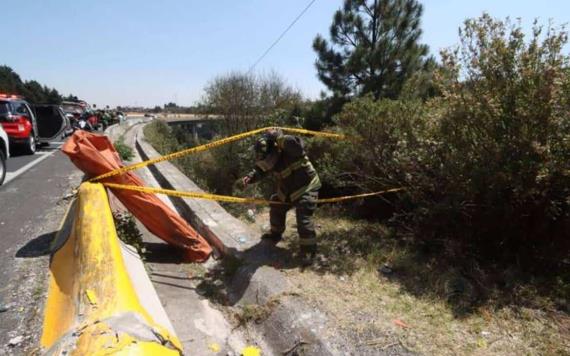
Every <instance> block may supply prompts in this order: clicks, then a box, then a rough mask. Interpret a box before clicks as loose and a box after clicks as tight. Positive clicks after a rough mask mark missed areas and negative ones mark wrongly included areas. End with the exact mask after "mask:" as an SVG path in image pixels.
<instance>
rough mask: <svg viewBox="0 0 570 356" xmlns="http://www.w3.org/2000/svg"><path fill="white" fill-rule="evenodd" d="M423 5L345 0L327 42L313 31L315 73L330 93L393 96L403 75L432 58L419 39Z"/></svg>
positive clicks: (409, 1) (412, 0) (420, 68)
mask: <svg viewBox="0 0 570 356" xmlns="http://www.w3.org/2000/svg"><path fill="white" fill-rule="evenodd" d="M422 12H423V7H422V5H421V4H420V3H418V1H416V0H345V1H344V6H343V7H342V8H341V9H339V10H338V11H337V12H336V13H335V14H334V17H333V22H332V25H331V27H330V43H329V41H327V40H326V39H324V38H323V37H322V36H321V35H317V37H316V38H315V40H314V42H313V48H314V50H315V52H316V53H317V56H318V58H317V61H316V68H317V71H318V76H319V79H320V80H321V81H322V82H323V83H324V84H325V85H326V86H327V87H328V88H329V89H330V90H331V91H332V92H333V95H334V96H341V97H346V96H359V95H363V94H367V93H371V94H373V95H374V97H375V98H376V99H378V98H397V97H398V96H399V94H400V92H401V91H402V88H403V87H404V84H405V83H406V81H407V80H408V79H410V78H411V77H412V76H413V75H415V74H416V73H418V72H421V71H424V70H427V69H429V68H430V67H431V66H432V65H433V64H434V60H433V58H431V57H428V46H427V45H424V44H421V43H419V39H420V36H421V34H422V31H421V28H420V19H421V15H422Z"/></svg>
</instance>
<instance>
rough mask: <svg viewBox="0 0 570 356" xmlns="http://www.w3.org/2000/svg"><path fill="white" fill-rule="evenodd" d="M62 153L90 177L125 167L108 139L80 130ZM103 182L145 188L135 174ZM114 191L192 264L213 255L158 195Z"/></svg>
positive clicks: (195, 233) (149, 227)
mask: <svg viewBox="0 0 570 356" xmlns="http://www.w3.org/2000/svg"><path fill="white" fill-rule="evenodd" d="M61 150H62V151H63V152H64V153H65V154H66V155H68V156H69V158H70V159H71V161H72V162H73V164H75V166H76V167H77V168H79V169H81V170H82V171H83V172H84V173H85V174H87V176H88V177H89V178H92V177H96V176H99V175H101V174H103V173H107V172H110V171H112V170H115V169H117V168H120V167H122V166H123V164H122V162H121V159H120V158H119V154H118V153H117V151H116V150H115V148H114V147H113V144H112V143H111V141H109V139H108V138H107V137H106V136H102V135H96V134H92V133H89V132H86V131H81V130H78V131H76V132H75V133H74V134H73V136H71V137H70V138H69V140H67V142H66V143H65V144H64V145H63V147H62V148H61ZM102 182H112V183H118V184H128V185H138V186H144V184H143V182H142V180H141V179H140V178H139V177H137V176H136V175H135V174H134V173H133V172H127V173H124V174H121V175H118V176H114V177H109V178H105V179H102ZM111 191H112V192H113V194H114V195H115V196H116V197H117V198H118V199H119V200H120V201H121V202H122V203H123V205H125V207H126V208H127V209H128V210H129V211H130V212H131V213H132V214H133V215H134V216H135V217H136V218H137V219H139V220H140V222H142V223H143V224H144V226H146V228H147V229H148V230H149V231H150V232H152V233H153V234H154V235H156V236H158V237H159V238H161V239H163V240H164V241H166V242H168V243H169V244H172V245H174V246H177V247H180V248H182V249H183V250H184V252H185V256H186V257H187V258H188V259H189V260H190V261H195V262H203V261H205V260H207V259H208V256H210V254H211V253H212V248H211V247H210V245H209V244H208V242H206V240H204V238H203V237H202V236H200V234H198V232H196V230H194V229H193V228H192V227H191V226H190V225H189V224H188V223H187V222H186V220H184V219H183V218H182V217H180V215H178V214H177V213H176V212H174V211H172V209H170V208H169V207H168V206H167V205H166V204H164V203H163V202H162V201H161V200H160V199H159V198H158V197H157V196H155V195H154V194H148V193H142V192H135V191H129V190H120V189H111Z"/></svg>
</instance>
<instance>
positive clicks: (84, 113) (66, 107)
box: [61, 101, 101, 130]
mask: <svg viewBox="0 0 570 356" xmlns="http://www.w3.org/2000/svg"><path fill="white" fill-rule="evenodd" d="M61 109H62V110H63V112H64V113H65V114H66V115H68V114H71V115H73V117H74V118H75V119H76V120H79V118H84V119H85V120H87V121H89V124H90V125H91V126H92V127H93V128H95V129H96V130H98V129H99V128H100V126H101V123H100V122H99V118H98V117H97V115H95V113H94V112H93V111H92V110H91V107H90V106H89V104H87V103H86V102H85V101H78V102H75V101H64V102H62V103H61ZM72 124H74V123H72Z"/></svg>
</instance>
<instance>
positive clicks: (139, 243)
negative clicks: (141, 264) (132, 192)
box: [113, 211, 145, 255]
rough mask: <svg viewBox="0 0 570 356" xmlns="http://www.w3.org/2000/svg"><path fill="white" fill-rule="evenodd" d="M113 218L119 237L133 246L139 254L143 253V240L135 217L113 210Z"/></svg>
mask: <svg viewBox="0 0 570 356" xmlns="http://www.w3.org/2000/svg"><path fill="white" fill-rule="evenodd" d="M113 219H114V220H115V228H116V230H117V236H118V237H119V239H121V241H123V242H124V243H126V244H127V245H131V246H133V247H134V248H135V249H136V250H137V252H138V253H139V254H140V255H143V254H144V253H145V248H144V242H143V240H142V234H141V232H140V231H139V229H138V227H137V223H136V221H135V218H134V217H133V216H132V215H131V214H130V213H128V212H120V211H114V212H113Z"/></svg>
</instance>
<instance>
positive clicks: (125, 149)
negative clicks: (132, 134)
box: [113, 137, 135, 161]
mask: <svg viewBox="0 0 570 356" xmlns="http://www.w3.org/2000/svg"><path fill="white" fill-rule="evenodd" d="M113 146H115V150H117V153H118V154H119V157H121V160H123V161H130V160H131V159H133V157H134V156H135V155H134V153H133V149H132V148H131V147H130V146H127V144H125V141H124V138H123V137H120V138H119V139H118V140H117V141H115V142H114V143H113Z"/></svg>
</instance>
